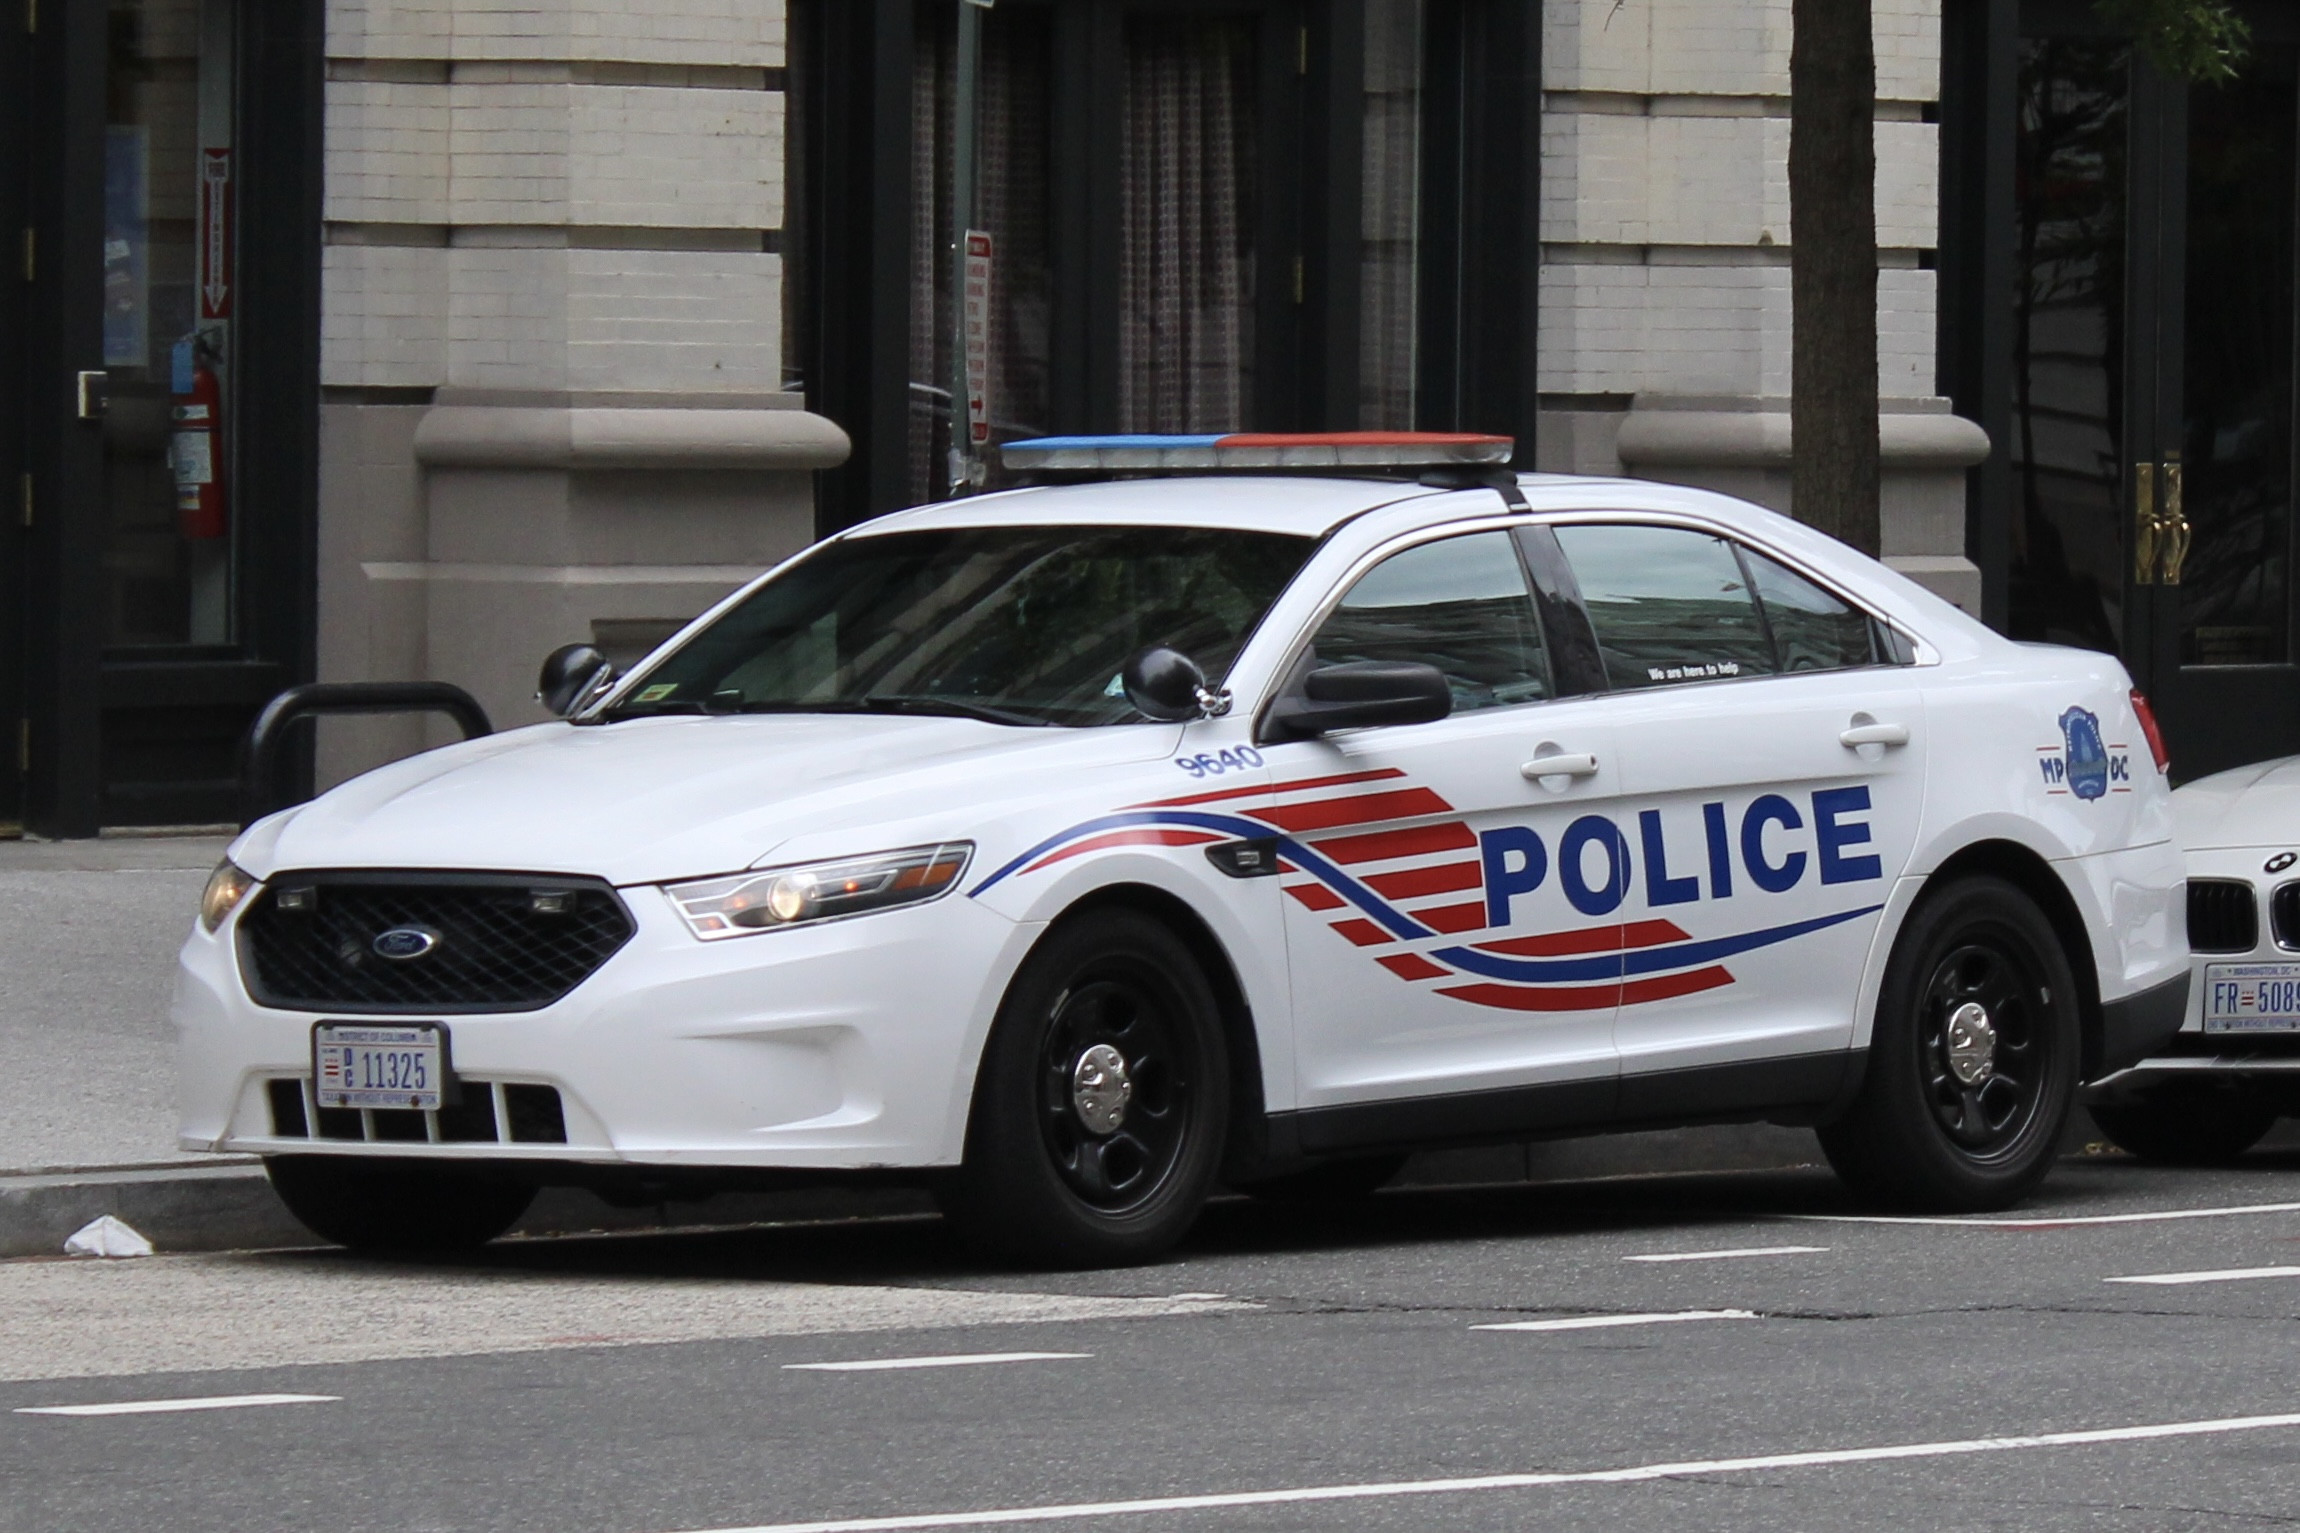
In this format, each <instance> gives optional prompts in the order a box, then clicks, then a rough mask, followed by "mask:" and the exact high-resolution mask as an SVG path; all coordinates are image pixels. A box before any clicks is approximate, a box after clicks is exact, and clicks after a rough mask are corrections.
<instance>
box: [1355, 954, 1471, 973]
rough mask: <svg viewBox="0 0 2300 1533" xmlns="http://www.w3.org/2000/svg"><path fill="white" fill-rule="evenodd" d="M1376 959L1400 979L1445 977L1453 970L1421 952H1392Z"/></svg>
mask: <svg viewBox="0 0 2300 1533" xmlns="http://www.w3.org/2000/svg"><path fill="white" fill-rule="evenodd" d="M1374 961H1375V962H1376V963H1379V964H1380V965H1381V966H1382V967H1383V968H1385V969H1387V970H1389V971H1390V972H1391V973H1392V974H1395V975H1396V976H1397V977H1398V978H1400V979H1444V978H1445V977H1446V975H1447V974H1449V973H1451V972H1452V971H1451V970H1449V969H1441V968H1439V967H1438V966H1437V965H1436V964H1434V963H1431V962H1430V961H1429V960H1428V959H1427V958H1424V957H1422V955H1421V954H1419V953H1392V954H1391V955H1390V956H1389V957H1387V958H1377V959H1376V960H1374Z"/></svg>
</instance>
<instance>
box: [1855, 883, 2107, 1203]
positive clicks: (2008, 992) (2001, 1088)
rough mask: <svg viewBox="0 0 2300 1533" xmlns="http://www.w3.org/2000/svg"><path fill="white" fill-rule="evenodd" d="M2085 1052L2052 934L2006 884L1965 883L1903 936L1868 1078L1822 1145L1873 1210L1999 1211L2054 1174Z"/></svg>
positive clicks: (1933, 903)
mask: <svg viewBox="0 0 2300 1533" xmlns="http://www.w3.org/2000/svg"><path fill="white" fill-rule="evenodd" d="M2077 1043H2078V1034H2077V988H2076V978H2075V974H2074V971H2073V970H2072V968H2071V967H2070V964H2069V959H2068V956H2067V954H2066V953H2065V952H2064V951H2063V950H2062V946H2061V941H2060V937H2059V934H2058V933H2057V932H2055V931H2054V929H2053V926H2052V923H2051V922H2050V921H2049V920H2047V919H2046V918H2045V915H2044V913H2043V912H2042V911H2041V910H2039V909H2038V908H2037V906H2036V903H2035V902H2034V901H2033V900H2031V899H2030V898H2029V897H2028V896H2027V895H2026V894H2025V893H2023V892H2022V891H2021V890H2020V889H2019V888H2017V887H2015V886H2014V885H2013V884H2010V883H2008V882H2006V881H2005V880H2003V879H1999V878H1993V877H1986V876H1982V877H1970V878H1962V879H1958V880H1956V881H1955V882H1953V883H1950V884H1948V885H1945V886H1943V887H1941V888H1939V889H1935V890H1933V891H1931V892H1930V893H1928V894H1927V895H1926V896H1925V897H1924V899H1922V900H1921V901H1919V903H1918V905H1917V907H1916V909H1914V910H1912V911H1911V912H1910V913H1909V917H1908V920H1907V921H1906V922H1905V923H1904V924H1903V925H1902V928H1901V933H1900V936H1899V938H1898V939H1897V940H1896V941H1895V943H1894V945H1893V953H1892V957H1891V959H1890V961H1889V962H1888V963H1887V965H1886V969H1885V978H1884V985H1883V989H1882V991H1881V992H1880V994H1879V996H1878V999H1877V1016H1876V1025H1875V1027H1874V1028H1873V1030H1872V1034H1871V1038H1870V1043H1869V1053H1868V1061H1867V1073H1866V1074H1865V1076H1864V1077H1863V1079H1862V1083H1861V1089H1860V1092H1859V1094H1858V1096H1857V1097H1856V1098H1855V1099H1854V1101H1853V1104H1852V1106H1851V1108H1850V1110H1848V1111H1847V1112H1846V1113H1845V1114H1844V1115H1843V1116H1842V1117H1840V1118H1839V1119H1837V1120H1836V1121H1835V1122H1833V1123H1830V1124H1827V1125H1825V1126H1823V1128H1822V1129H1821V1131H1820V1133H1821V1147H1822V1149H1823V1150H1825V1151H1826V1152H1827V1154H1828V1157H1829V1162H1830V1164H1831V1165H1832V1166H1834V1167H1835V1168H1836V1170H1837V1174H1838V1175H1839V1176H1841V1177H1842V1178H1843V1179H1844V1180H1845V1181H1846V1182H1847V1183H1848V1184H1849V1185H1850V1186H1851V1187H1852V1188H1853V1189H1854V1190H1855V1191H1856V1192H1859V1193H1860V1194H1862V1195H1863V1196H1864V1197H1867V1198H1870V1199H1872V1200H1874V1201H1877V1202H1881V1203H1886V1204H1890V1205H1894V1206H1899V1207H1922V1208H1934V1209H1943V1210H1958V1211H1965V1210H1983V1209H1994V1208H2003V1207H2005V1206H2007V1205H2009V1204H2011V1203H2014V1202H2017V1201H2019V1200H2020V1199H2021V1198H2022V1197H2025V1196H2026V1195H2027V1194H2028V1193H2029V1192H2030V1191H2031V1190H2032V1189H2033V1188H2034V1187H2035V1186H2036V1184H2037V1183H2038V1182H2040V1181H2041V1180H2043V1178H2044V1175H2045V1173H2046V1172H2047V1171H2049V1170H2050V1169H2051V1167H2052V1157H2053V1152H2054V1150H2055V1148H2056V1147H2057V1145H2058V1142H2059V1139H2060V1133H2061V1129H2062V1126H2063V1125H2064V1124H2065V1123H2066V1122H2067V1121H2068V1113H2069V1109H2070V1107H2071V1106H2072V1105H2073V1103H2074V1101H2075V1098H2076V1086H2077V1069H2078V1059H2077Z"/></svg>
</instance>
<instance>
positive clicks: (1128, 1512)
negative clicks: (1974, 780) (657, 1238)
mask: <svg viewBox="0 0 2300 1533" xmlns="http://www.w3.org/2000/svg"><path fill="white" fill-rule="evenodd" d="M2295 1426H2300V1413H2292V1414H2286V1415H2278V1416H2227V1417H2222V1418H2220V1419H2218V1420H2214V1421H2168V1422H2162V1423H2157V1424H2153V1425H2149V1426H2134V1427H2106V1428H2100V1429H2097V1430H2093V1431H2085V1432H2046V1433H2041V1434H2038V1435H2035V1436H2029V1437H1972V1438H1964V1439H1960V1440H1956V1441H1950V1442H1926V1443H1889V1444H1885V1445H1882V1446H1878V1447H1870V1448H1831V1449H1823V1450H1821V1451H1819V1452H1811V1453H1769V1454H1763V1455H1757V1456H1752V1457H1748V1458H1714V1459H1694V1460H1689V1461H1685V1462H1680V1463H1667V1464H1637V1465H1633V1466H1631V1467H1629V1468H1626V1469H1590V1470H1582V1471H1579V1472H1573V1473H1562V1474H1493V1475H1478V1476H1474V1477H1470V1478H1463V1479H1453V1480H1386V1481H1375V1482H1370V1483H1365V1484H1357V1485H1304V1486H1296V1487H1290V1488H1287V1489H1283V1490H1246V1491H1226V1492H1218V1493H1215V1494H1211V1495H1199V1496H1157V1497H1149V1498H1145V1499H1142V1500H1138V1501H1078V1502H1070V1503H1066V1504H1062V1505H1051V1506H1007V1507H995V1508H991V1509H988V1510H984V1511H971V1512H920V1513H914V1514H911V1515H908V1516H900V1517H845V1518H833V1519H829V1520H825V1521H817V1522H775V1523H755V1524H752V1525H751V1526H749V1527H743V1528H717V1529H711V1530H709V1533H900V1530H907V1529H920V1528H980V1527H995V1526H999V1525H1004V1524H1013V1523H1028V1522H1065V1521H1073V1520H1080V1519H1085V1518H1093V1517H1129V1516H1139V1515H1142V1514H1144V1513H1150V1512H1199V1511H1213V1510H1220V1509H1222V1508H1225V1507H1241V1506H1281V1505H1286V1504H1289V1503H1300V1502H1316V1501H1367V1500H1373V1499H1376V1498H1381V1497H1394V1496H1436V1495H1461V1494H1468V1493H1473V1492H1478V1491H1496V1490H1533V1489H1537V1488H1540V1487H1544V1486H1550V1485H1630V1484H1636V1483H1638V1482H1640V1481H1647V1480H1666V1479H1673V1478H1677V1477H1679V1476H1684V1475H1710V1474H1748V1473H1754V1472H1762V1471H1765V1470H1781V1469H1818V1468H1826V1467H1828V1466H1831V1465H1836V1464H1875V1463H1886V1462H1890V1461H1892V1460H1895V1459H1936V1458H1956V1457H1960V1456H1964V1455H1968V1454H1976V1453H2016V1452H2021V1451H2025V1450H2029V1449H2036V1448H2079V1447H2087V1446H2090V1445H2093V1444H2096V1443H2121V1442H2148V1441H2153V1440H2161V1439H2165V1438H2177V1437H2210V1436H2216V1435H2220V1434H2224V1433H2230V1432H2259V1431H2268V1430H2273V1429H2276V1428H2282V1427H2295Z"/></svg>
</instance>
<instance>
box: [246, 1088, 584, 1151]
mask: <svg viewBox="0 0 2300 1533" xmlns="http://www.w3.org/2000/svg"><path fill="white" fill-rule="evenodd" d="M460 1085H461V1088H462V1090H461V1093H460V1094H461V1098H462V1100H460V1101H456V1102H450V1103H448V1104H447V1105H446V1106H444V1107H442V1108H440V1109H439V1111H437V1112H421V1111H418V1110H416V1109H415V1108H411V1107H379V1108H371V1109H369V1110H368V1111H367V1112H365V1113H362V1112H361V1111H360V1110H359V1109H357V1108H353V1107H320V1106H318V1105H317V1104H316V1103H315V1102H314V1101H312V1099H311V1095H310V1093H311V1079H310V1077H308V1076H289V1075H283V1076H279V1077H277V1078H275V1079H273V1080H270V1081H267V1082H266V1083H265V1095H266V1096H267V1097H268V1098H269V1099H270V1102H271V1110H272V1133H273V1135H274V1136H275V1137H277V1138H280V1139H310V1138H313V1137H315V1136H314V1135H313V1133H312V1120H313V1119H315V1118H316V1119H317V1120H318V1122H319V1133H318V1135H317V1136H316V1137H318V1138H321V1139H349V1140H355V1141H364V1142H367V1143H371V1144H372V1143H385V1142H390V1141H394V1140H396V1141H400V1142H403V1143H407V1144H565V1143H566V1142H567V1110H566V1107H565V1106H564V1105H563V1104H562V1103H561V1102H560V1100H559V1089H558V1088H557V1087H556V1086H526V1085H506V1084H504V1083H503V1082H501V1081H474V1080H466V1081H463V1082H461V1083H460ZM498 1104H501V1111H498V1110H497V1106H498Z"/></svg>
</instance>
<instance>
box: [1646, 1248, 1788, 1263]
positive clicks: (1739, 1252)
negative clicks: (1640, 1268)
mask: <svg viewBox="0 0 2300 1533" xmlns="http://www.w3.org/2000/svg"><path fill="white" fill-rule="evenodd" d="M1828 1249H1829V1248H1828V1247H1827V1246H1742V1247H1740V1248H1738V1249H1736V1250H1731V1251H1656V1252H1653V1253H1652V1254H1650V1255H1646V1256H1624V1257H1623V1258H1621V1259H1622V1260H1623V1261H1625V1262H1722V1261H1734V1260H1737V1259H1739V1258H1741V1257H1744V1256H1817V1255H1819V1254H1820V1253H1821V1252H1823V1251H1826V1250H1828Z"/></svg>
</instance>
